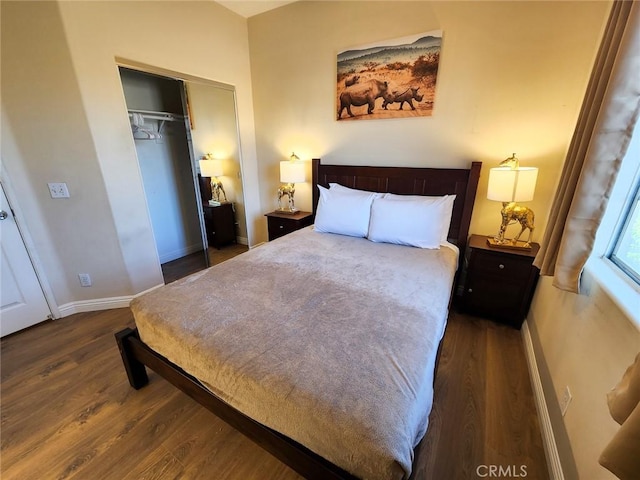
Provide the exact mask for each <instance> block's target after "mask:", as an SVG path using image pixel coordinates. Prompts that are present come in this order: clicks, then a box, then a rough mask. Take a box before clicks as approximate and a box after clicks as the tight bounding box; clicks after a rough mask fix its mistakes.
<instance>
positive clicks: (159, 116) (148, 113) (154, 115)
mask: <svg viewBox="0 0 640 480" xmlns="http://www.w3.org/2000/svg"><path fill="white" fill-rule="evenodd" d="M127 111H128V112H129V116H130V117H133V114H134V113H139V114H140V115H142V116H143V117H144V118H148V119H149V120H163V121H168V122H177V121H180V120H184V115H178V114H176V113H169V112H154V111H152V110H134V109H128V110H127Z"/></svg>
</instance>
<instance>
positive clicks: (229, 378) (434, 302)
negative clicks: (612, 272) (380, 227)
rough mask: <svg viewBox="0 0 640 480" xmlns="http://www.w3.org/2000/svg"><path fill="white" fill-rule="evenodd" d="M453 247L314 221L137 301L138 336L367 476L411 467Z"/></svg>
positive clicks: (247, 408)
mask: <svg viewBox="0 0 640 480" xmlns="http://www.w3.org/2000/svg"><path fill="white" fill-rule="evenodd" d="M456 264H457V253H456V252H454V251H453V250H451V249H449V248H446V247H443V248H441V249H440V250H423V249H418V248H412V247H405V246H398V245H389V244H377V243H373V242H370V241H368V240H366V239H362V238H352V237H345V236H341V235H333V234H325V233H317V232H314V231H313V227H309V228H306V229H303V230H300V231H298V232H295V233H293V234H290V235H287V236H285V237H282V238H280V239H278V240H276V241H274V242H270V243H269V244H267V245H264V246H261V247H259V248H255V249H253V250H250V251H249V252H247V253H245V254H242V255H240V256H238V257H235V258H233V259H232V260H229V261H227V262H224V263H222V264H220V265H217V266H215V267H212V268H210V269H208V270H205V271H202V272H199V273H196V274H193V275H191V276H189V277H186V278H184V279H182V280H180V281H177V282H175V283H172V284H169V285H166V286H164V287H161V288H159V289H156V290H154V291H152V292H150V293H147V294H145V295H143V296H141V297H139V298H137V299H135V300H134V301H133V302H132V303H131V308H132V310H133V312H134V315H135V320H136V325H137V327H138V329H139V332H140V336H141V338H142V340H143V341H144V342H145V343H146V344H147V345H149V346H150V347H151V348H153V349H154V350H156V351H157V352H158V353H160V354H162V355H164V356H165V357H167V358H168V359H169V360H171V361H172V362H174V363H176V364H178V365H180V366H181V367H182V368H183V369H184V370H186V371H187V372H189V373H190V374H192V375H193V376H195V377H196V378H198V379H200V380H201V381H202V382H203V383H204V384H205V385H206V386H207V387H208V388H209V389H210V390H211V391H212V392H214V393H215V394H216V395H218V396H219V397H220V398H222V399H224V400H225V401H226V402H227V403H229V404H231V405H232V406H234V407H235V408H236V409H238V410H240V411H241V412H243V413H245V414H246V415H248V416H250V417H252V418H254V419H255V420H257V421H259V422H260V423H262V424H264V425H267V426H269V427H271V428H273V429H275V430H277V431H279V432H281V433H283V434H285V435H287V436H288V437H290V438H292V439H294V440H296V441H298V442H300V443H302V444H303V445H305V446H307V447H308V448H310V449H311V450H313V451H314V452H316V453H318V454H319V455H321V456H323V457H324V458H326V459H328V460H330V461H331V462H333V463H335V464H336V465H338V466H341V467H342V468H344V469H345V470H347V471H349V472H351V473H352V474H355V475H357V476H359V477H361V478H363V479H399V478H404V477H407V476H408V475H409V474H410V472H411V464H412V460H413V448H414V446H415V445H417V443H418V442H419V441H420V439H421V438H422V437H423V435H424V433H425V431H426V428H427V423H428V416H429V412H430V410H431V405H432V397H433V374H434V362H435V358H436V351H437V348H438V344H439V342H440V340H441V338H442V335H443V332H444V327H445V323H446V318H447V312H448V311H447V307H448V301H449V296H450V291H451V284H452V281H453V276H454V273H455V268H456Z"/></svg>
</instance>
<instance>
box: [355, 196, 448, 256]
mask: <svg viewBox="0 0 640 480" xmlns="http://www.w3.org/2000/svg"><path fill="white" fill-rule="evenodd" d="M443 210H444V204H443V202H439V203H438V202H424V201H411V200H403V201H398V200H395V199H392V198H386V197H382V198H376V199H375V200H374V201H373V205H372V206H371V220H370V222H369V234H368V236H367V238H369V240H371V241H372V242H382V243H396V244H399V245H410V246H412V247H420V248H440V243H441V238H440V237H441V231H442V216H443Z"/></svg>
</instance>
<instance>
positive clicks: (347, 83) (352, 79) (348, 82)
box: [344, 75, 360, 87]
mask: <svg viewBox="0 0 640 480" xmlns="http://www.w3.org/2000/svg"><path fill="white" fill-rule="evenodd" d="M358 80H360V75H354V76H353V77H350V78H347V79H346V80H345V81H344V86H345V87H350V86H351V85H355V84H356V83H358Z"/></svg>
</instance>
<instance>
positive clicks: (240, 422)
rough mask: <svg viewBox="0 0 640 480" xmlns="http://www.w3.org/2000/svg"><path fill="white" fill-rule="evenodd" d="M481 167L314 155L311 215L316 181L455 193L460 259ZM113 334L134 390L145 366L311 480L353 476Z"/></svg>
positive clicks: (130, 335)
mask: <svg viewBox="0 0 640 480" xmlns="http://www.w3.org/2000/svg"><path fill="white" fill-rule="evenodd" d="M480 168H481V163H480V162H473V163H472V164H471V168H470V169H437V168H407V167H364V166H344V165H322V164H321V161H320V160H319V159H314V160H313V187H312V188H313V214H314V216H315V212H316V208H317V205H318V199H319V193H318V188H317V187H316V185H322V186H325V187H328V186H329V183H330V182H331V183H333V182H337V183H340V184H342V185H344V186H347V187H352V188H357V189H361V190H371V191H377V192H385V193H386V192H389V193H396V194H413V195H433V196H440V195H447V194H455V195H456V200H455V203H454V208H453V215H452V219H451V228H450V229H449V241H451V242H452V243H454V244H456V245H457V246H458V247H459V248H460V258H461V259H462V258H463V256H464V255H463V253H464V248H465V245H466V242H467V237H468V233H469V223H470V221H471V213H472V211H473V203H474V201H475V194H476V189H477V186H478V179H479V177H480ZM115 337H116V342H117V344H118V349H119V350H120V355H121V356H122V361H123V363H124V367H125V370H126V372H127V377H128V379H129V383H130V385H131V386H132V387H133V388H135V389H136V390H137V389H140V388H142V387H144V386H145V385H146V384H147V383H148V382H149V378H148V376H147V372H146V369H145V366H146V367H149V368H151V369H152V370H153V371H155V372H156V373H157V374H158V375H160V376H161V377H163V378H164V379H166V380H167V381H169V382H170V383H172V384H173V385H174V386H176V387H178V388H179V389H180V390H182V391H183V392H184V393H186V394H187V395H189V396H190V397H191V398H193V399H194V400H195V401H197V402H198V403H200V404H201V405H203V406H204V407H205V408H207V409H208V410H210V411H211V412H213V413H214V414H216V415H217V416H218V417H219V418H220V419H221V420H224V421H225V422H226V423H228V424H229V425H230V426H232V427H233V428H235V429H236V430H238V431H239V432H241V433H242V434H244V435H246V436H247V437H249V438H250V439H251V440H253V441H254V442H255V443H257V444H258V445H260V446H261V447H262V448H264V449H265V450H266V451H268V452H269V453H271V454H272V455H274V456H275V457H276V458H278V459H279V460H280V461H282V462H283V463H285V464H286V465H288V466H289V467H291V468H292V469H293V470H295V471H296V472H298V473H299V474H300V475H302V476H303V477H305V478H307V479H313V480H315V479H317V480H334V479H335V480H338V479H342V480H347V479H348V480H352V479H353V480H355V479H356V477H354V476H353V475H351V474H350V473H348V472H346V471H344V470H343V469H341V468H340V467H338V466H336V465H334V464H332V463H331V462H329V461H327V460H325V459H324V458H322V457H321V456H319V455H317V454H315V453H314V452H312V451H311V450H309V449H308V448H306V447H304V446H303V445H301V444H299V443H297V442H295V441H293V440H291V439H290V438H288V437H286V436H285V435H282V434H280V433H278V432H276V431H275V430H272V429H270V428H268V427H265V426H264V425H262V424H260V423H259V422H256V421H255V420H253V419H251V418H249V417H247V416H246V415H244V414H242V413H241V412H239V411H238V410H236V409H234V408H233V407H231V406H229V405H228V404H226V403H225V402H223V401H222V400H220V399H219V398H218V397H216V396H215V395H213V394H212V393H211V392H210V391H209V390H207V389H206V388H205V387H203V386H202V384H201V383H200V382H199V381H198V380H197V379H195V378H194V377H192V376H191V375H189V374H188V373H186V372H185V371H184V370H182V369H181V368H180V367H179V366H177V365H175V364H173V363H171V362H170V361H169V360H167V359H166V358H164V357H163V356H162V355H159V354H158V353H157V352H155V351H154V350H152V349H151V348H149V347H148V346H147V345H145V344H144V342H142V341H141V340H140V337H139V335H138V331H137V329H131V328H126V329H124V330H122V331H120V332H118V333H116V335H115ZM438 354H439V352H438ZM436 365H437V363H436ZM417 448H418V447H417ZM414 472H415V469H414ZM412 477H413V475H412Z"/></svg>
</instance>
